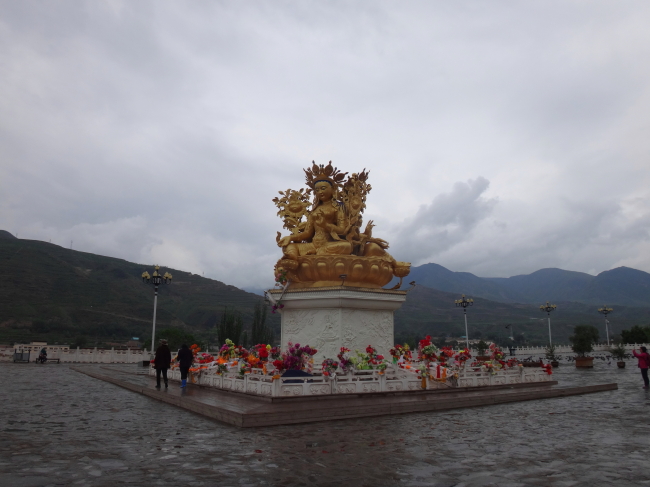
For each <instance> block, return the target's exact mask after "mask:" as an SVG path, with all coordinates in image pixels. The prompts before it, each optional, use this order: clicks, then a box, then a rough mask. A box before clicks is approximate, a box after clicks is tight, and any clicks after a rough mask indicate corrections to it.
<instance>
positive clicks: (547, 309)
mask: <svg viewBox="0 0 650 487" xmlns="http://www.w3.org/2000/svg"><path fill="white" fill-rule="evenodd" d="M555 308H557V306H555V305H554V304H549V303H548V301H546V306H544V305H541V306H540V307H539V310H540V311H541V312H542V313H544V312H546V314H548V346H549V347H552V346H553V341H552V340H551V311H555Z"/></svg>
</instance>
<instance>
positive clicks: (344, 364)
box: [336, 347, 354, 374]
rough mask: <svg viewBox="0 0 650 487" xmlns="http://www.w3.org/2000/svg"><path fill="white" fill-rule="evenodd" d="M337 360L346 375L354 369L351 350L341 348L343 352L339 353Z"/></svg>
mask: <svg viewBox="0 0 650 487" xmlns="http://www.w3.org/2000/svg"><path fill="white" fill-rule="evenodd" d="M336 358H338V359H339V367H341V370H343V373H344V374H345V373H347V372H349V371H351V370H352V369H353V368H354V364H353V363H352V361H351V360H350V349H349V348H345V347H341V350H340V351H339V353H338V355H337V356H336Z"/></svg>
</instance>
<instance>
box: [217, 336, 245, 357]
mask: <svg viewBox="0 0 650 487" xmlns="http://www.w3.org/2000/svg"><path fill="white" fill-rule="evenodd" d="M219 357H221V358H223V359H225V360H230V359H236V358H244V359H245V358H246V357H248V350H246V349H245V348H244V347H242V346H241V345H235V342H233V341H232V340H230V339H229V338H226V343H224V344H223V345H222V346H221V348H220V349H219Z"/></svg>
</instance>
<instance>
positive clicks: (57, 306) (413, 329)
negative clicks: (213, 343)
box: [0, 232, 650, 346]
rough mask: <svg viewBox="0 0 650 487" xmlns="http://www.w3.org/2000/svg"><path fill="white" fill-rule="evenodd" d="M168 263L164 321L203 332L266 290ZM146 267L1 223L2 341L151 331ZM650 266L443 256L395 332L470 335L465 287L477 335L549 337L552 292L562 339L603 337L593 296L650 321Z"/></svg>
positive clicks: (628, 319) (112, 337) (617, 316)
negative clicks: (597, 269) (485, 272)
mask: <svg viewBox="0 0 650 487" xmlns="http://www.w3.org/2000/svg"><path fill="white" fill-rule="evenodd" d="M3 235H5V237H3ZM6 235H10V237H6ZM161 264H162V263H161ZM163 269H164V270H166V271H169V272H171V273H172V274H173V276H174V279H173V282H172V284H170V285H163V286H161V288H160V290H159V299H158V318H157V328H158V329H160V328H163V327H177V328H181V329H184V330H186V331H190V332H192V333H194V334H195V335H202V336H205V335H207V333H208V330H209V329H210V328H212V327H213V326H214V325H215V323H216V322H217V321H218V320H219V317H220V315H221V312H222V310H223V308H224V306H233V307H235V308H237V309H239V310H240V311H241V312H242V314H243V315H244V324H245V327H246V326H249V325H250V323H251V320H252V310H253V307H254V305H255V304H256V303H258V302H260V301H261V300H262V299H263V298H262V297H261V296H259V295H257V294H253V293H250V292H246V291H243V290H241V289H238V288H236V287H234V286H230V285H227V284H224V283H223V282H219V281H216V280H212V279H206V278H203V277H201V276H198V275H194V274H191V273H189V272H183V271H179V270H176V269H169V268H163ZM144 270H149V271H151V270H152V265H141V264H134V263H131V262H127V261H125V260H122V259H115V258H112V257H104V256H100V255H95V254H90V253H86V252H79V251H76V250H71V249H66V248H63V247H59V246H57V245H54V244H50V243H47V242H41V241H35V240H23V239H17V238H15V237H13V236H12V235H11V234H9V233H8V232H0V276H1V277H2V279H0V343H11V342H20V341H31V340H44V341H48V342H52V343H54V342H57V341H58V342H59V343H68V344H74V343H76V342H85V344H86V345H89V346H94V345H95V344H97V345H100V346H101V345H102V344H106V343H110V342H120V341H121V342H124V341H126V340H128V339H130V338H131V337H134V336H137V337H140V338H145V339H146V338H148V337H150V336H151V320H152V311H153V286H151V285H146V284H144V283H142V280H141V277H140V276H141V274H142V272H143V271H144ZM648 276H649V275H648V274H647V273H645V272H641V271H637V270H634V269H628V268H624V267H621V268H618V269H613V270H611V271H607V272H603V273H601V274H599V275H598V276H596V277H594V276H590V275H588V274H582V273H579V272H569V271H563V270H561V269H542V270H540V271H537V272H534V273H533V274H529V275H526V276H514V277H511V278H507V279H487V278H480V277H477V276H475V275H473V274H470V273H467V272H452V271H450V270H448V269H445V268H444V267H442V266H439V265H437V264H427V265H424V266H419V267H415V268H414V269H413V271H412V273H411V275H410V276H409V277H408V279H411V280H415V281H416V282H417V283H418V285H417V286H416V287H415V289H413V290H412V291H411V292H409V294H408V296H407V299H406V302H405V303H404V305H403V306H402V308H400V309H399V310H398V311H397V312H396V313H395V334H396V340H397V341H404V340H406V339H408V340H410V341H411V342H413V341H414V340H415V339H419V338H422V337H423V336H425V335H427V334H429V335H432V336H455V337H459V336H462V335H464V334H465V329H464V321H463V316H462V315H463V312H462V309H459V308H456V307H455V306H454V300H455V299H457V298H458V297H459V296H460V294H462V293H465V294H467V295H468V296H471V297H473V298H474V300H475V305H474V306H473V307H471V308H469V309H468V312H467V314H468V321H469V330H470V337H476V338H487V339H494V340H501V341H504V340H505V337H506V336H508V335H509V334H510V331H509V330H507V329H506V328H505V325H506V324H512V325H513V326H514V330H515V337H517V338H518V339H519V340H520V341H527V342H528V343H533V344H544V343H546V340H547V339H548V329H547V324H546V319H545V318H546V315H545V314H543V313H541V312H540V311H539V305H540V304H542V303H543V302H545V301H546V300H547V299H548V300H551V301H553V302H554V303H555V304H557V305H558V309H557V311H555V312H554V313H553V314H552V326H553V336H554V340H555V341H556V342H557V343H568V336H569V335H570V333H571V330H572V329H573V326H575V325H576V324H582V323H585V324H593V325H595V326H597V327H598V328H599V330H600V334H601V339H603V340H604V337H605V329H604V324H603V323H604V321H603V318H602V316H600V315H599V314H598V313H597V312H596V309H595V305H602V304H608V305H611V306H613V307H614V308H615V312H614V314H613V315H612V317H611V319H610V321H611V322H612V330H611V332H612V334H616V333H620V331H621V329H623V328H629V327H630V326H632V325H635V324H642V325H647V324H648V323H650V307H645V308H644V307H637V308H635V307H631V305H633V306H644V305H645V304H644V303H647V302H650V299H649V297H648V292H649V287H648ZM436 286H439V287H441V288H445V289H443V290H440V289H436ZM576 297H577V298H576ZM578 298H579V299H578ZM581 300H582V301H581ZM578 301H581V302H578ZM619 303H624V304H623V305H622V304H619ZM628 303H629V304H628ZM645 306H647V305H645ZM268 320H269V322H270V323H271V324H272V326H273V327H274V329H275V331H276V337H277V339H279V330H280V316H279V315H278V314H274V315H271V314H269V316H268Z"/></svg>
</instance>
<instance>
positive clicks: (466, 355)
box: [454, 348, 472, 365]
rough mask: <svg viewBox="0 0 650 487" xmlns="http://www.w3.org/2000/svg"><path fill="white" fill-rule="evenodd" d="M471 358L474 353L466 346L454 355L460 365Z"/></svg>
mask: <svg viewBox="0 0 650 487" xmlns="http://www.w3.org/2000/svg"><path fill="white" fill-rule="evenodd" d="M471 358H472V354H471V353H470V351H469V348H464V349H462V350H459V352H458V353H457V354H456V355H454V361H455V362H457V363H458V364H459V365H462V364H464V363H465V362H467V361H468V360H469V359H471Z"/></svg>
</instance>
